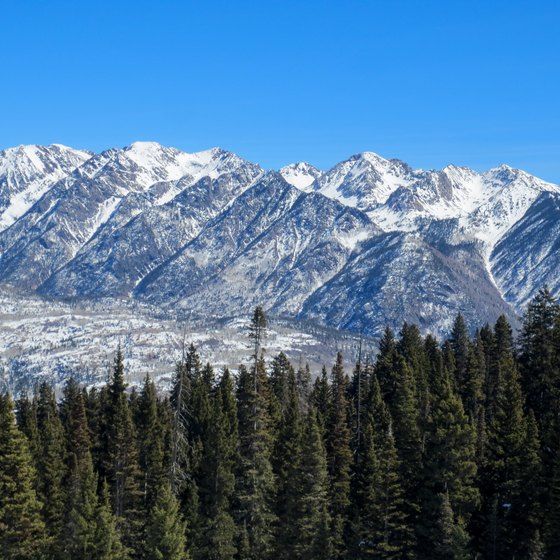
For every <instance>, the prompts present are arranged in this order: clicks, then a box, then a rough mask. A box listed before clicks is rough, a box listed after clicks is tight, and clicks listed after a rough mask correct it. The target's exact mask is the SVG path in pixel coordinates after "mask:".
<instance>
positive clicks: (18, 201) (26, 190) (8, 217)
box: [0, 144, 93, 231]
mask: <svg viewBox="0 0 560 560" xmlns="http://www.w3.org/2000/svg"><path fill="white" fill-rule="evenodd" d="M92 155H93V154H91V153H89V152H84V151H80V150H73V149H72V148H67V147H66V146H61V145H59V144H53V145H51V146H35V145H29V146H18V147H17V148H9V149H7V150H4V151H2V152H0V231H1V230H3V229H5V228H7V227H8V226H10V225H12V224H13V223H14V222H15V221H16V220H17V219H18V218H19V217H21V216H22V215H23V214H25V212H26V211H27V210H28V209H29V208H30V207H31V206H32V205H33V204H34V203H35V202H36V201H37V200H39V198H41V196H42V195H43V194H44V193H45V192H46V191H47V190H48V189H49V188H50V187H51V186H52V185H53V184H54V183H56V182H57V181H59V180H60V179H62V178H63V177H65V176H67V175H68V174H70V173H71V172H72V171H74V169H76V167H79V166H80V165H82V163H84V162H85V161H86V160H88V159H89V158H90V157H92Z"/></svg>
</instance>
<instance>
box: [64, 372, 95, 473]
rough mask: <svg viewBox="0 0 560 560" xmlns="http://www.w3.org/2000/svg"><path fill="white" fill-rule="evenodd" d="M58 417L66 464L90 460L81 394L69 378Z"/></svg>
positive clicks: (89, 447)
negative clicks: (61, 425)
mask: <svg viewBox="0 0 560 560" xmlns="http://www.w3.org/2000/svg"><path fill="white" fill-rule="evenodd" d="M60 415H61V419H62V424H63V427H64V434H65V439H66V464H67V467H68V469H69V468H70V466H71V465H73V464H78V465H79V464H81V463H82V462H83V461H84V460H85V461H87V460H91V455H90V450H91V434H90V429H89V426H88V421H87V414H86V407H85V403H84V397H83V393H82V391H81V389H80V387H79V385H78V383H77V382H76V380H75V379H74V378H73V377H71V378H70V379H69V380H68V381H67V382H66V384H65V386H64V391H63V397H62V403H61V407H60Z"/></svg>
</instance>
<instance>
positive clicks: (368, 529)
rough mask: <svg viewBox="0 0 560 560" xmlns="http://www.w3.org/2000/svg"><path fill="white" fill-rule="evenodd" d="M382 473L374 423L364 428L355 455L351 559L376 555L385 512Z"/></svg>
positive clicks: (349, 549) (350, 536)
mask: <svg viewBox="0 0 560 560" xmlns="http://www.w3.org/2000/svg"><path fill="white" fill-rule="evenodd" d="M380 488H381V473H380V467H379V459H378V456H377V451H376V449H375V443H374V432H373V423H372V422H371V421H370V422H368V423H367V424H366V425H365V427H364V433H363V438H362V442H361V450H360V453H359V454H355V455H354V468H353V476H352V513H351V518H350V527H349V531H348V532H349V539H348V556H349V558H354V559H362V558H364V559H365V558H376V555H377V545H378V540H380V535H379V526H378V522H379V518H380V517H381V516H382V515H383V512H382V509H381V504H382V502H381V499H380V495H379V494H380Z"/></svg>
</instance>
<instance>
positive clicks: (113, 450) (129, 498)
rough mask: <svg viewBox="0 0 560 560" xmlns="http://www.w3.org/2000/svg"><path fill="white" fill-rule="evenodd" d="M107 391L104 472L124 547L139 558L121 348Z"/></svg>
mask: <svg viewBox="0 0 560 560" xmlns="http://www.w3.org/2000/svg"><path fill="white" fill-rule="evenodd" d="M108 389H109V390H108V399H107V410H106V416H105V426H106V427H107V428H106V430H107V431H106V435H105V450H106V451H105V464H104V472H105V473H106V474H107V482H108V484H109V487H110V490H111V497H112V506H113V512H114V514H115V516H116V517H117V523H118V525H119V529H120V530H121V532H122V534H123V537H124V538H123V541H124V545H125V546H126V547H127V548H130V549H131V550H133V551H134V553H135V555H136V556H138V555H139V554H140V539H141V532H142V524H143V516H142V513H141V505H142V496H143V494H142V489H141V479H142V477H141V473H140V469H139V466H138V448H137V442H136V432H135V430H134V425H133V421H132V416H131V412H130V409H129V406H128V402H127V398H126V393H125V390H126V384H125V382H124V363H123V355H122V352H121V349H120V347H119V349H118V351H117V355H116V357H115V362H114V367H113V372H112V377H111V381H110V384H109V388H108Z"/></svg>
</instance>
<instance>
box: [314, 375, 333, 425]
mask: <svg viewBox="0 0 560 560" xmlns="http://www.w3.org/2000/svg"><path fill="white" fill-rule="evenodd" d="M310 402H311V405H312V406H313V407H314V409H315V411H316V412H317V422H318V423H319V428H320V430H321V433H322V434H323V436H325V434H326V428H327V420H328V417H329V410H330V403H331V387H330V385H329V374H328V373H327V368H326V367H325V366H323V368H322V370H321V375H320V376H318V377H317V379H315V382H314V384H313V390H312V391H311V395H310Z"/></svg>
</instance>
